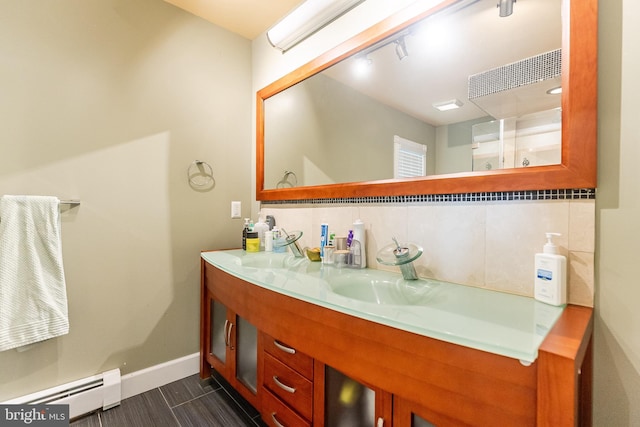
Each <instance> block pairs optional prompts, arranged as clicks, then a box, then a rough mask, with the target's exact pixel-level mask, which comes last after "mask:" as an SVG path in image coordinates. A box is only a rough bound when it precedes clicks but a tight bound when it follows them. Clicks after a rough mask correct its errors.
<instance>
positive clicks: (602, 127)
mask: <svg viewBox="0 0 640 427" xmlns="http://www.w3.org/2000/svg"><path fill="white" fill-rule="evenodd" d="M639 19H640V3H638V2H637V1H636V0H608V1H600V27H599V37H600V49H599V55H600V58H599V75H600V87H599V89H600V90H599V94H598V96H599V100H598V102H599V107H598V115H599V118H598V124H599V151H598V198H597V226H596V230H597V242H598V244H597V249H596V253H597V256H598V260H597V264H596V265H597V292H596V307H597V310H596V335H595V343H596V346H595V348H596V355H595V367H596V374H595V396H594V397H595V401H594V413H595V425H596V426H637V425H640V310H638V303H639V302H640V264H639V262H638V261H639V260H640V172H639V169H638V159H640V144H639V138H638V135H639V130H638V116H639V115H640V98H639V97H638V94H639V93H640V84H639V82H640V81H639V80H638V76H640V30H639V29H638V20H639Z"/></svg>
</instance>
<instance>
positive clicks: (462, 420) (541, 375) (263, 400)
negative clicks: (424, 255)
mask: <svg viewBox="0 0 640 427" xmlns="http://www.w3.org/2000/svg"><path fill="white" fill-rule="evenodd" d="M201 266H202V268H201V274H202V276H201V330H200V333H201V348H200V362H201V365H200V377H201V378H202V379H206V378H209V377H210V376H211V374H212V368H213V369H215V371H217V372H218V373H219V374H220V375H222V376H223V377H224V378H225V379H226V380H227V381H228V382H229V383H230V384H231V385H232V386H233V387H234V388H235V389H236V390H237V391H238V392H239V393H240V394H241V395H242V396H243V397H244V398H246V399H247V400H248V401H249V402H250V403H251V404H252V405H254V406H255V407H256V408H257V409H258V410H259V411H260V413H261V414H262V418H263V420H264V421H265V422H266V423H267V424H268V425H271V426H276V427H279V426H311V425H315V426H325V425H326V426H339V425H372V426H387V427H388V426H395V427H404V426H429V425H437V426H447V425H482V426H484V425H501V426H508V425H513V426H527V425H530V426H533V425H539V426H543V425H549V426H551V425H553V426H570V425H590V424H591V376H592V347H591V338H592V333H593V311H592V309H591V308H586V307H579V306H572V305H569V306H567V307H565V308H564V309H562V308H556V307H551V306H547V305H544V304H542V303H540V302H537V301H535V300H533V299H532V298H525V297H520V296H515V295H508V294H503V293H499V292H493V291H488V290H482V289H477V288H472V287H467V286H461V285H454V284H450V283H441V282H436V281H428V280H421V281H419V282H416V283H413V281H405V280H403V279H402V277H401V276H400V275H399V274H395V273H389V272H383V271H377V270H369V269H364V270H357V271H356V270H351V269H336V268H335V267H327V266H322V265H320V263H311V262H309V261H307V260H305V259H300V258H294V257H292V256H291V255H289V254H269V253H258V254H247V253H245V252H243V251H242V250H230V251H215V252H203V253H202V258H201ZM356 419H358V420H365V421H364V422H362V421H354V420H356Z"/></svg>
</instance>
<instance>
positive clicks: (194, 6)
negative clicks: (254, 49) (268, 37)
mask: <svg viewBox="0 0 640 427" xmlns="http://www.w3.org/2000/svg"><path fill="white" fill-rule="evenodd" d="M165 1H166V2H167V3H171V4H173V5H174V6H177V7H179V8H181V9H184V10H186V11H188V12H191V13H193V14H194V15H196V16H199V17H201V18H204V19H206V20H207V21H210V22H213V23H214V24H216V25H217V26H219V27H222V28H224V29H226V30H229V31H231V32H234V33H236V34H239V35H241V36H242V37H244V38H247V39H249V40H253V39H255V38H256V37H258V36H259V35H260V34H262V33H263V32H265V31H266V30H267V29H269V27H271V25H273V24H275V23H276V22H277V21H278V20H279V19H280V18H282V17H283V16H284V15H286V14H287V13H288V12H289V11H290V10H292V9H293V8H295V7H296V6H297V5H298V4H299V3H301V0H165Z"/></svg>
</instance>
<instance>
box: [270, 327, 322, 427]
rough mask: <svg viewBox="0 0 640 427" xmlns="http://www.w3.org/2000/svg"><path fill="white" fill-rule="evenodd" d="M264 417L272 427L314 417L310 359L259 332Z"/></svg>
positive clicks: (301, 422) (306, 421) (307, 421)
mask: <svg viewBox="0 0 640 427" xmlns="http://www.w3.org/2000/svg"><path fill="white" fill-rule="evenodd" d="M260 340H261V344H262V349H263V357H262V366H263V368H262V373H263V374H262V387H263V390H262V407H261V408H260V409H261V413H262V418H263V420H264V421H265V422H266V423H267V424H268V425H272V426H274V427H281V426H297V425H303V426H310V425H312V424H313V423H312V420H313V390H314V387H313V385H314V382H313V380H314V377H313V359H312V358H311V357H310V356H308V355H306V354H304V353H302V352H300V351H298V350H297V349H295V348H294V347H292V346H290V345H288V344H286V343H285V342H283V341H280V340H278V339H276V338H273V337H272V336H270V335H268V334H266V333H261V334H260Z"/></svg>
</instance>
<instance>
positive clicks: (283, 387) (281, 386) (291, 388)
mask: <svg viewBox="0 0 640 427" xmlns="http://www.w3.org/2000/svg"><path fill="white" fill-rule="evenodd" d="M273 382H274V383H276V385H277V386H278V387H280V388H281V389H283V390H284V391H287V392H289V393H295V392H296V389H295V388H293V387H289V386H288V385H285V384H282V383H281V382H280V380H279V379H278V377H277V376H276V375H274V376H273Z"/></svg>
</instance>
